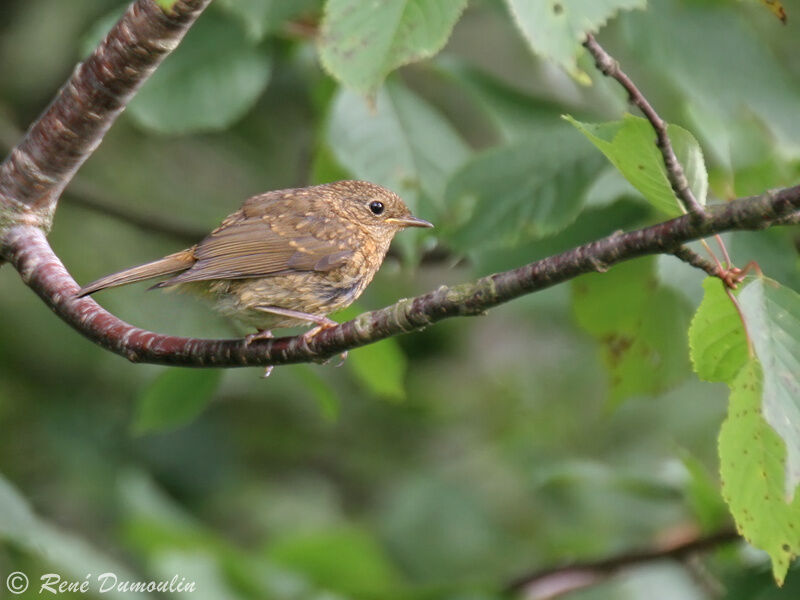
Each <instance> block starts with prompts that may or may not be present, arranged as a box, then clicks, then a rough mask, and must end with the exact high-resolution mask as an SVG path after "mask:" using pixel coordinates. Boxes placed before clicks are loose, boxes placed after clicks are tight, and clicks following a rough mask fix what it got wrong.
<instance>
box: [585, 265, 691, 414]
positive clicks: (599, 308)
mask: <svg viewBox="0 0 800 600" xmlns="http://www.w3.org/2000/svg"><path fill="white" fill-rule="evenodd" d="M572 306H573V311H574V315H575V320H576V322H577V324H578V325H579V326H580V327H581V328H582V329H584V330H585V331H586V332H588V333H589V334H591V335H592V336H593V337H595V338H596V339H597V340H598V341H599V342H600V344H601V356H602V358H603V362H604V364H605V365H606V368H607V369H608V372H609V376H610V401H611V404H612V405H615V404H618V403H619V402H620V401H622V400H624V399H625V398H628V397H630V396H633V395H637V394H657V393H660V392H663V391H665V390H667V389H669V388H670V387H672V386H674V385H675V384H677V383H679V382H680V381H682V380H683V379H684V377H685V376H686V375H687V374H688V372H689V370H688V360H687V359H688V357H687V355H686V348H685V344H686V342H685V338H684V333H683V332H684V331H685V330H686V327H687V325H688V322H689V315H688V309H687V307H686V305H685V302H684V300H683V298H682V297H681V296H679V295H678V294H677V293H676V292H674V291H673V290H671V289H669V288H667V287H665V286H662V285H660V284H659V282H658V280H657V279H656V276H655V260H654V259H652V258H651V257H648V258H643V259H638V260H635V261H629V262H625V263H622V264H620V265H617V266H615V267H614V268H613V269H611V270H609V271H608V272H607V273H590V274H588V275H583V276H582V277H580V278H578V279H576V280H575V281H574V282H573V284H572Z"/></svg>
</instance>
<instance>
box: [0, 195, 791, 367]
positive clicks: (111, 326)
mask: <svg viewBox="0 0 800 600" xmlns="http://www.w3.org/2000/svg"><path fill="white" fill-rule="evenodd" d="M799 209H800V186H796V187H792V188H787V189H784V190H781V191H778V192H770V193H767V194H764V195H763V196H758V197H755V198H745V199H741V200H736V201H733V202H730V203H728V204H725V205H721V206H714V207H711V208H710V209H708V215H707V218H705V219H703V220H701V221H696V220H695V219H693V218H692V216H691V215H684V216H682V217H678V218H677V219H672V220H671V221H666V222H664V223H659V224H657V225H653V226H651V227H647V228H645V229H640V230H637V231H632V232H630V233H616V234H613V235H611V236H608V237H606V238H602V239H600V240H597V241H595V242H592V243H589V244H585V245H583V246H579V247H577V248H574V249H572V250H569V251H567V252H564V253H562V254H557V255H555V256H551V257H549V258H545V259H543V260H540V261H537V262H534V263H530V264H528V265H525V266H522V267H519V268H518V269H513V270H511V271H505V272H503V273H496V274H494V275H489V276H487V277H483V278H481V279H479V280H477V281H475V282H472V283H467V284H462V285H459V286H454V287H447V286H441V287H439V288H438V289H436V290H434V291H432V292H429V293H428V294H425V295H423V296H418V297H416V298H411V299H404V300H400V301H399V302H397V303H396V304H394V305H392V306H388V307H386V308H383V309H381V310H376V311H373V312H369V313H365V314H363V315H361V316H359V317H357V318H356V319H354V320H352V321H348V322H347V323H343V324H342V325H339V326H338V327H333V328H331V329H328V330H325V331H322V332H321V333H320V334H319V335H317V336H315V337H314V338H313V339H311V340H310V341H308V342H306V341H304V340H303V338H302V337H301V336H297V337H292V338H278V339H274V340H260V341H257V342H254V343H252V344H250V345H249V346H247V345H246V344H245V343H244V341H243V340H200V339H192V338H179V337H173V336H166V335H160V334H157V333H153V332H149V331H145V330H142V329H138V328H136V327H133V326H131V325H128V324H127V323H125V322H123V321H121V320H120V319H118V318H116V317H115V316H113V315H111V314H110V313H108V312H106V311H105V310H103V309H102V308H101V307H100V306H99V305H98V304H97V303H96V302H95V301H94V300H92V299H91V298H81V299H78V298H75V293H76V292H77V291H78V289H79V286H78V285H77V284H76V283H75V281H74V280H73V279H72V278H71V277H70V275H69V273H67V271H66V269H65V268H64V266H63V265H62V264H61V261H59V259H58V257H57V256H55V254H54V253H53V251H52V250H51V249H50V246H49V245H48V243H47V240H46V238H45V236H44V233H43V232H42V231H40V230H38V229H35V228H33V227H26V226H18V227H15V228H13V229H12V230H10V231H9V232H8V234H7V235H6V236H5V238H3V239H0V248H2V249H3V250H2V252H3V255H2V258H4V259H6V260H8V261H9V262H11V263H12V264H13V265H14V266H15V267H16V269H17V270H18V271H19V272H20V274H21V276H22V278H23V280H24V281H25V282H26V283H27V284H28V285H29V286H30V287H31V288H32V289H33V290H34V291H35V292H36V293H37V294H38V295H39V296H40V297H41V298H42V299H43V300H44V301H45V302H46V303H47V304H48V305H49V306H50V307H51V308H52V309H53V310H54V311H55V312H56V313H57V314H58V315H59V316H60V317H61V318H62V319H63V320H64V321H66V322H67V323H69V324H70V325H71V326H72V327H74V328H75V329H77V330H78V331H79V332H80V333H82V334H83V335H85V336H86V337H88V338H89V339H91V340H92V341H94V342H96V343H97V344H100V345H101V346H103V347H104V348H107V349H109V350H111V351H113V352H116V353H117V354H120V355H122V356H125V357H127V358H128V359H130V360H131V361H135V362H148V363H157V364H169V365H180V366H187V367H212V366H213V367H244V366H256V365H265V364H274V365H280V364H289V363H298V362H308V361H314V360H321V359H326V358H329V357H331V356H334V355H336V354H339V353H341V352H343V351H345V350H348V349H351V348H357V347H359V346H364V345H366V344H370V343H372V342H376V341H378V340H381V339H384V338H387V337H390V336H393V335H397V334H400V333H405V332H410V331H414V330H418V329H423V328H425V327H427V326H428V325H431V324H433V323H436V322H437V321H441V320H443V319H447V318H449V317H455V316H468V315H479V314H482V313H483V312H484V311H486V310H487V309H489V308H492V307H494V306H497V305H499V304H502V303H504V302H508V301H509V300H513V299H514V298H518V297H519V296H522V295H525V294H530V293H532V292H536V291H539V290H542V289H545V288H548V287H550V286H553V285H556V284H558V283H561V282H564V281H567V280H569V279H572V278H574V277H577V276H578V275H580V274H582V273H588V272H590V271H602V270H605V269H606V268H608V267H610V266H611V265H614V264H616V263H619V262H622V261H625V260H630V259H632V258H636V257H638V256H643V255H646V254H658V253H665V252H674V251H675V250H676V249H677V248H678V246H680V245H681V244H684V243H686V242H688V241H691V240H694V239H698V238H701V237H705V236H708V235H712V234H715V233H720V232H722V231H727V230H732V229H742V230H744V229H762V228H764V227H766V226H768V224H769V222H770V221H772V220H774V219H780V218H782V217H784V216H786V215H789V214H791V213H792V212H794V211H797V210H799Z"/></svg>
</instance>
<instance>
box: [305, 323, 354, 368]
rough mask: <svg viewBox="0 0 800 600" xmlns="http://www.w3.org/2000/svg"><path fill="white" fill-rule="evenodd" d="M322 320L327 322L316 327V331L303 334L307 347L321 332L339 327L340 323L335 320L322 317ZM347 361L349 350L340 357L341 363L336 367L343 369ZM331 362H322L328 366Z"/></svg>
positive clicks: (312, 330) (310, 330)
mask: <svg viewBox="0 0 800 600" xmlns="http://www.w3.org/2000/svg"><path fill="white" fill-rule="evenodd" d="M322 318H323V319H325V322H321V323H319V325H317V326H316V327H314V329H309V330H308V331H306V332H305V333H304V334H303V341H304V342H306V345H307V344H308V342H309V341H310V340H311V339H312V338H313V337H314V336H315V335H318V334H319V333H320V332H322V331H325V330H326V329H330V328H331V327H336V326H337V325H339V323H337V322H336V321H334V320H333V319H328V318H327V317H322ZM345 360H347V350H345V351H344V352H342V353H341V354H340V355H339V363H338V364H337V365H336V366H337V367H341V366H342V365H343V364H344V361H345ZM330 361H331V359H330V358H328V359H326V360H324V361H322V364H323V365H327V364H328V363H329V362H330Z"/></svg>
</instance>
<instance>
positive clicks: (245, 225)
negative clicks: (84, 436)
mask: <svg viewBox="0 0 800 600" xmlns="http://www.w3.org/2000/svg"><path fill="white" fill-rule="evenodd" d="M405 227H432V225H431V224H430V223H428V222H427V221H423V220H422V219H418V218H416V217H414V216H412V215H411V212H410V211H409V210H408V208H407V207H406V205H405V204H404V203H403V201H402V200H401V199H400V198H399V197H398V196H397V195H396V194H395V193H393V192H391V191H389V190H387V189H386V188H383V187H381V186H379V185H375V184H373V183H368V182H365V181H338V182H335V183H328V184H324V185H317V186H313V187H307V188H299V189H287V190H278V191H273V192H267V193H265V194H261V195H259V196H254V197H252V198H250V199H248V200H247V201H245V203H244V204H243V205H242V207H241V208H240V209H239V210H237V211H236V212H235V213H233V214H231V215H230V216H228V217H227V218H226V219H225V220H224V221H223V222H222V224H221V225H220V226H219V227H218V228H217V229H215V230H214V231H212V232H211V233H210V234H209V235H208V236H207V237H206V238H205V239H204V240H202V241H201V242H200V243H198V244H196V245H195V246H192V247H191V248H188V249H186V250H182V251H181V252H176V253H175V254H170V255H169V256H165V257H164V258H161V259H159V260H156V261H153V262H150V263H147V264H144V265H140V266H137V267H132V268H130V269H126V270H124V271H120V272H118V273H113V274H111V275H107V276H106V277H102V278H101V279H98V280H97V281H94V282H92V283H90V284H88V285H86V286H85V287H84V288H82V289H81V290H80V292H79V293H78V296H86V295H88V294H92V293H94V292H97V291H99V290H102V289H105V288H109V287H115V286H119V285H125V284H128V283H133V282H136V281H142V280H145V279H152V278H155V277H163V276H170V277H169V278H168V279H166V280H164V281H162V282H160V283H157V284H156V285H155V286H153V287H156V288H177V289H180V290H184V291H190V292H194V293H198V294H200V295H202V296H206V297H208V298H210V299H211V300H212V301H213V303H214V306H215V308H216V309H217V310H218V311H219V312H221V313H222V314H224V315H226V316H228V317H232V318H235V319H238V320H239V321H242V322H244V323H246V324H248V325H251V326H253V327H255V328H256V329H258V330H259V331H260V332H262V333H261V334H260V335H259V334H256V335H253V336H249V338H248V339H253V338H254V337H266V336H269V335H270V334H269V332H268V330H270V329H272V328H277V327H294V326H297V325H306V326H307V325H310V324H316V325H317V326H318V327H317V328H315V329H314V330H313V331H311V332H309V333H308V334H307V335H313V334H314V333H316V331H318V330H319V329H321V328H324V327H330V326H332V325H335V322H333V321H331V320H330V319H328V318H327V315H328V314H330V313H332V312H335V311H337V310H339V309H342V308H345V307H346V306H349V305H350V304H351V303H352V302H353V301H354V300H355V299H356V298H358V297H359V296H360V295H361V292H363V291H364V288H365V287H366V286H367V285H368V284H369V282H370V281H372V277H373V276H374V275H375V272H376V271H377V270H378V268H379V267H380V265H381V263H382V262H383V259H384V257H385V256H386V251H387V250H388V249H389V244H390V242H391V241H392V238H393V237H394V235H395V233H397V232H398V231H399V230H401V229H403V228H405Z"/></svg>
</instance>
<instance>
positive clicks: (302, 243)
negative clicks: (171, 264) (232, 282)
mask: <svg viewBox="0 0 800 600" xmlns="http://www.w3.org/2000/svg"><path fill="white" fill-rule="evenodd" d="M300 221H302V225H301V226H300V227H299V228H298V227H297V226H296V225H297V224H298V222H300ZM314 221H315V217H313V216H310V215H309V216H304V217H302V218H301V219H299V220H295V222H293V223H291V225H290V224H288V223H286V222H284V221H283V220H276V221H275V222H272V223H270V221H268V217H267V216H262V215H257V216H246V215H245V214H243V213H238V214H234V215H231V217H229V218H228V219H226V221H225V222H224V223H223V224H222V226H221V227H219V228H218V229H216V230H215V231H213V232H212V233H211V234H210V235H209V236H208V237H206V238H205V239H204V240H203V241H202V242H200V243H199V244H197V246H195V248H194V249H193V252H194V256H195V258H196V260H197V262H195V264H194V265H192V267H191V268H190V269H187V270H186V271H184V272H183V273H180V274H179V275H176V276H175V277H173V278H171V279H168V280H167V281H164V282H162V283H161V284H159V286H160V287H166V286H171V285H175V284H177V283H185V282H189V281H205V280H209V279H247V278H250V277H265V276H268V275H278V274H285V273H291V272H298V271H329V270H331V269H334V268H336V267H338V266H340V265H341V264H343V263H344V262H346V261H347V260H348V258H350V257H351V256H352V255H353V252H354V250H353V248H352V247H350V244H349V243H348V242H349V238H350V236H349V235H348V234H349V231H348V230H347V226H346V224H342V223H341V222H339V221H338V220H326V221H325V222H324V223H322V222H318V223H315V222H314ZM314 225H317V227H316V228H315V227H314ZM320 228H322V229H323V231H324V234H325V237H326V238H328V239H319V238H318V237H317V236H315V235H312V231H313V230H314V229H318V230H319V229H320ZM339 229H341V230H342V231H338V230H339ZM334 230H335V231H334ZM338 233H340V234H341V235H337V234H338Z"/></svg>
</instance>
